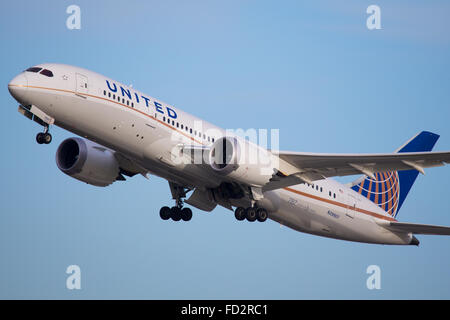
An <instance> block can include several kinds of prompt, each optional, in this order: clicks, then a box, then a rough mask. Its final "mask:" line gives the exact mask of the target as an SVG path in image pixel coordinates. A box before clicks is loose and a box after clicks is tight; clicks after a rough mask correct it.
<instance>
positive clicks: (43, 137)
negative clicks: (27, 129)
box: [36, 125, 52, 144]
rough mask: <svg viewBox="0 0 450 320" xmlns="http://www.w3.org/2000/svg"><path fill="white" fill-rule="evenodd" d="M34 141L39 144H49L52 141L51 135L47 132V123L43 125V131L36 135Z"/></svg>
mask: <svg viewBox="0 0 450 320" xmlns="http://www.w3.org/2000/svg"><path fill="white" fill-rule="evenodd" d="M36 142H37V143H39V144H49V143H50V142H52V135H51V134H50V133H49V132H48V125H47V126H44V132H39V133H38V134H37V135H36Z"/></svg>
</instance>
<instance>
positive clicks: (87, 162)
mask: <svg viewBox="0 0 450 320" xmlns="http://www.w3.org/2000/svg"><path fill="white" fill-rule="evenodd" d="M56 165H57V166H58V168H59V169H60V170H61V171H62V172H64V173H65V174H67V175H68V176H70V177H72V178H75V179H77V180H80V181H83V182H86V183H88V184H91V185H94V186H98V187H106V186H108V185H110V184H112V183H113V182H114V181H116V180H117V178H118V177H119V176H120V168H119V163H118V161H117V159H116V158H115V156H114V154H113V153H112V152H111V151H110V150H109V149H107V148H105V147H103V146H101V145H99V144H96V143H94V142H91V141H88V140H84V139H81V138H68V139H66V140H64V141H63V142H62V143H61V144H60V145H59V147H58V150H57V151H56Z"/></svg>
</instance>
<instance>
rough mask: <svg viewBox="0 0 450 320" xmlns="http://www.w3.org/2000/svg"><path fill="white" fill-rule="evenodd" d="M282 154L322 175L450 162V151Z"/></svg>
mask: <svg viewBox="0 0 450 320" xmlns="http://www.w3.org/2000/svg"><path fill="white" fill-rule="evenodd" d="M278 156H279V157H280V158H281V159H283V160H284V161H286V162H288V163H290V164H291V165H293V166H294V167H296V168H298V169H299V172H304V173H307V174H311V175H313V176H317V177H318V178H319V179H323V178H326V177H333V176H348V175H355V174H360V173H363V174H366V175H368V176H372V175H373V174H374V173H376V172H385V171H399V170H411V169H414V170H418V171H420V172H422V173H424V170H423V169H425V168H431V167H439V166H443V165H444V164H445V163H449V162H450V152H448V151H447V152H403V153H375V154H320V153H301V152H279V153H278Z"/></svg>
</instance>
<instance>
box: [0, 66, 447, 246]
mask: <svg viewBox="0 0 450 320" xmlns="http://www.w3.org/2000/svg"><path fill="white" fill-rule="evenodd" d="M8 90H9V92H10V94H11V95H12V96H13V97H14V99H15V100H17V101H18V102H19V107H18V111H19V112H20V113H21V114H22V115H24V116H26V117H27V118H29V119H32V120H34V121H35V122H37V123H38V124H40V125H42V126H43V128H44V129H43V132H39V133H38V134H37V135H36V141H37V143H39V144H48V143H50V142H51V140H52V136H51V134H50V132H49V128H50V126H51V125H56V126H59V127H61V128H63V129H65V130H68V131H70V132H72V133H74V134H76V135H78V137H72V138H68V139H65V140H64V141H62V142H61V144H60V145H59V147H58V149H57V152H56V164H57V167H58V168H59V169H60V170H61V171H62V172H63V173H65V174H67V175H69V176H70V177H72V178H75V179H77V180H80V181H82V182H85V183H87V184H90V185H93V186H98V187H106V186H108V185H110V184H112V183H114V182H115V181H123V180H126V178H125V177H133V176H135V175H139V174H140V175H143V176H144V177H146V178H148V176H149V175H154V176H158V177H161V178H163V179H166V180H167V181H168V182H169V188H170V191H171V194H172V199H173V200H174V202H175V204H174V205H173V206H164V207H162V208H161V209H160V212H159V214H160V217H161V218H162V219H163V220H169V219H171V220H173V221H181V220H182V221H189V220H191V218H192V210H191V209H190V208H189V207H186V206H185V204H188V205H190V206H192V207H195V208H197V209H199V210H201V211H207V212H209V211H212V210H214V209H215V208H216V206H217V205H219V206H222V207H224V208H227V209H229V210H231V211H234V216H235V218H236V219H237V220H239V221H243V220H247V221H249V222H254V221H259V222H264V221H266V220H267V219H271V220H273V221H276V222H278V223H280V224H281V225H284V226H287V227H289V228H292V229H294V230H296V231H300V232H304V233H309V234H313V235H317V236H323V237H328V238H333V239H340V240H347V241H354V242H363V243H372V244H390V245H419V240H418V239H417V238H416V237H415V235H416V234H429V235H450V227H445V226H435V225H425V224H416V223H406V222H400V221H398V220H397V219H396V218H397V215H398V212H399V210H400V208H401V207H402V204H403V203H404V201H405V199H406V196H407V195H408V192H409V190H410V189H411V187H412V185H413V184H414V182H415V180H416V178H417V176H418V174H419V173H422V174H424V173H425V172H424V169H425V168H431V167H438V166H443V165H445V164H446V163H449V161H450V152H449V151H446V152H433V151H431V150H432V148H433V147H434V145H435V143H436V142H437V140H438V138H439V135H437V134H435V133H432V132H428V131H422V132H419V133H418V134H417V135H415V136H414V137H412V138H411V139H410V140H408V141H407V142H406V143H405V144H403V145H402V146H401V147H399V148H398V149H397V150H396V151H395V152H391V153H375V154H320V153H306V152H285V151H279V150H271V149H269V148H266V147H262V146H260V145H258V144H257V143H255V142H253V141H250V140H249V139H246V138H245V137H241V136H239V135H237V134H232V133H229V132H228V130H224V129H222V128H219V127H217V126H214V125H213V124H211V123H209V122H206V121H203V120H201V119H199V118H197V117H194V116H193V115H190V114H188V113H186V112H184V111H182V110H181V109H179V108H175V107H174V106H172V105H169V104H166V103H164V102H162V101H160V100H158V99H155V98H153V97H151V96H149V95H147V94H145V93H143V92H140V91H137V90H135V89H134V88H132V87H131V86H126V85H124V84H122V83H120V82H118V81H115V80H113V79H110V78H108V77H105V76H103V75H101V74H98V73H95V72H93V71H89V70H87V69H84V68H79V67H75V66H70V65H65V64H56V63H44V64H39V65H36V66H33V67H30V68H28V69H26V70H25V71H23V72H21V73H19V74H18V75H17V76H16V77H14V78H13V79H12V80H11V81H10V83H9V84H8ZM252 155H253V157H252ZM254 155H257V157H254ZM255 158H257V159H256V160H255ZM351 175H360V177H359V178H358V179H357V180H355V181H354V182H353V183H349V184H342V183H340V182H338V181H336V180H333V179H332V177H336V176H351Z"/></svg>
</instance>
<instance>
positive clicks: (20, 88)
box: [8, 72, 28, 103]
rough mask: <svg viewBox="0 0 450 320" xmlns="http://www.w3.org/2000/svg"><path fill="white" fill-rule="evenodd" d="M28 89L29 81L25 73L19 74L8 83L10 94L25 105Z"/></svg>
mask: <svg viewBox="0 0 450 320" xmlns="http://www.w3.org/2000/svg"><path fill="white" fill-rule="evenodd" d="M27 89H28V79H27V76H26V74H25V72H22V73H19V74H18V75H17V76H16V77H15V78H14V79H12V80H11V81H10V82H9V83H8V90H9V93H10V94H11V95H12V96H13V97H14V99H16V100H17V101H18V102H20V103H23V102H24V100H25V98H26V94H27V91H28V90H27Z"/></svg>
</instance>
